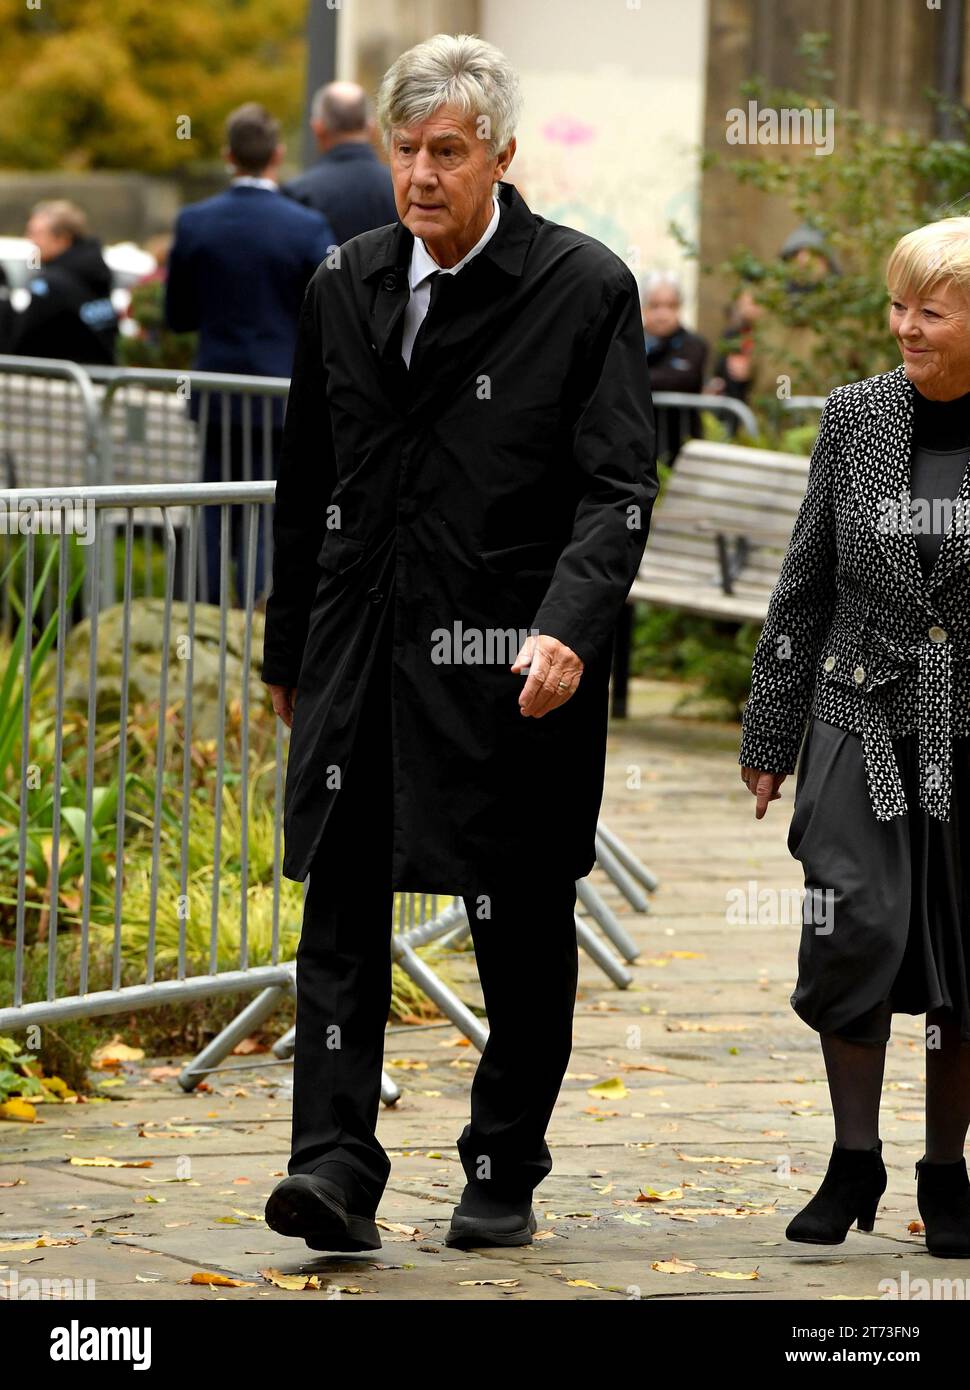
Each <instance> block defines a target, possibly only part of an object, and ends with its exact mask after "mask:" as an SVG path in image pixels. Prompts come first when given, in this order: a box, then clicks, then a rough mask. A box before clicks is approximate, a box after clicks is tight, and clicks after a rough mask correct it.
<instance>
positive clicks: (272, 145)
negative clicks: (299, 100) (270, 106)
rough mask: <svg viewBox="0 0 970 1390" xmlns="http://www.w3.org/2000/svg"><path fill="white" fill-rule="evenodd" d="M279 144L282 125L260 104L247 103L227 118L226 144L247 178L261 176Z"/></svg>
mask: <svg viewBox="0 0 970 1390" xmlns="http://www.w3.org/2000/svg"><path fill="white" fill-rule="evenodd" d="M279 141H280V123H279V121H278V120H277V119H276V117H275V116H271V115H270V113H269V112H268V111H267V110H266V107H265V106H260V104H259V102H258V101H247V102H246V103H245V104H244V105H243V106H237V107H236V109H235V111H231V112H230V113H229V115H228V116H227V117H226V144H227V145H228V146H229V153H230V154H231V155H232V158H233V162H234V163H235V164H236V165H237V166H238V167H239V169H240V170H241V171H242V172H243V173H244V174H261V173H262V171H263V170H264V169H265V168H266V166H267V164H268V163H269V161H270V159H271V158H272V155H273V151H274V150H275V149H276V146H277V145H278V144H279Z"/></svg>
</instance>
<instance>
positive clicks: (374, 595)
mask: <svg viewBox="0 0 970 1390" xmlns="http://www.w3.org/2000/svg"><path fill="white" fill-rule="evenodd" d="M367 599H368V602H370V603H382V602H383V600H384V594H383V592H382V591H381V590H380V589H368V590H367Z"/></svg>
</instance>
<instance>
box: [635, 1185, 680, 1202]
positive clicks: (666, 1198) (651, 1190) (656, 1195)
mask: <svg viewBox="0 0 970 1390" xmlns="http://www.w3.org/2000/svg"><path fill="white" fill-rule="evenodd" d="M683 1195H684V1189H683V1188H682V1187H671V1188H668V1190H667V1191H666V1192H658V1191H657V1189H656V1188H655V1187H648V1188H647V1190H646V1192H644V1191H643V1190H642V1188H641V1190H640V1191H639V1192H638V1193H637V1195H636V1197H635V1198H634V1201H637V1202H671V1201H673V1200H674V1198H676V1197H683Z"/></svg>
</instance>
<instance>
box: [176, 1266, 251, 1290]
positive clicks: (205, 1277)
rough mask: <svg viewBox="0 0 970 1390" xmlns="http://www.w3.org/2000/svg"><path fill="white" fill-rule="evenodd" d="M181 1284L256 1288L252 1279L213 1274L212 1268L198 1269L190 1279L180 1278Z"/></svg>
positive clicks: (222, 1287) (225, 1287)
mask: <svg viewBox="0 0 970 1390" xmlns="http://www.w3.org/2000/svg"><path fill="white" fill-rule="evenodd" d="M179 1283H180V1284H217V1285H218V1286H219V1288H221V1289H254V1288H255V1287H256V1285H255V1284H254V1283H253V1282H252V1280H246V1279H230V1278H229V1276H228V1275H227V1274H213V1273H212V1272H211V1271H210V1270H196V1272H195V1273H194V1274H193V1275H192V1277H191V1278H190V1279H180V1280H179Z"/></svg>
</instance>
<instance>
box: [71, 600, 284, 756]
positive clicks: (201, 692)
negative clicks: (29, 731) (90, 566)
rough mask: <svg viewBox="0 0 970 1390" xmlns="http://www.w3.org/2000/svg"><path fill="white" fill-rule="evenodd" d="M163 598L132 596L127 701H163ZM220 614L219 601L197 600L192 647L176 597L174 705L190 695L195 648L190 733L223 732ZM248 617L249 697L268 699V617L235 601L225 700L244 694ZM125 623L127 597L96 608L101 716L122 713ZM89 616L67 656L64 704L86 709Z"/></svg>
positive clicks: (171, 668)
mask: <svg viewBox="0 0 970 1390" xmlns="http://www.w3.org/2000/svg"><path fill="white" fill-rule="evenodd" d="M164 614H165V604H164V602H163V600H162V599H156V598H140V599H133V600H132V602H131V611H130V621H129V657H128V707H129V709H130V708H131V707H132V706H133V705H135V704H138V703H149V704H157V703H158V699H159V696H160V694H161V686H160V681H161V672H162V658H163V652H162V646H161V641H162V624H163V619H164ZM220 624H221V619H220V613H219V608H218V606H217V605H215V604H209V603H196V605H195V632H194V637H193V646H194V654H193V653H192V652H190V650H189V636H188V632H189V626H188V605H187V604H185V603H173V604H172V615H171V629H170V635H169V661H168V688H167V695H166V698H167V702H168V704H169V705H172V704H175V703H180V702H181V701H182V700H183V699H184V697H185V678H186V673H187V672H188V671H189V669H190V664H189V657H190V656H192V657H193V660H192V663H191V671H192V737H193V739H196V738H198V739H208V738H216V737H217V735H218V732H219V654H220V650H221V629H220ZM247 625H251V631H252V636H251V640H250V662H249V699H250V704H251V705H253V704H257V705H265V704H266V703H267V692H266V686H265V685H264V684H263V682H262V681H261V680H260V678H259V670H260V666H261V665H262V660H263V625H264V617H263V614H262V613H261V612H255V613H253V614H252V615H251V618H249V617H247V615H246V613H245V612H244V610H243V609H241V608H231V609H230V610H229V611H228V613H227V614H226V685H225V699H226V706H227V708H228V706H229V705H230V704H231V703H232V702H233V701H235V700H241V699H242V692H243V642H244V640H245V633H246V627H247ZM123 629H124V605H123V604H120V603H118V604H114V605H113V606H112V607H111V608H106V609H103V610H102V611H101V612H100V613H99V614H98V656H97V674H96V686H97V719H98V721H99V722H101V721H103V720H104V721H107V720H112V719H118V717H119V715H120V711H121V654H122V638H123ZM90 646H91V622H90V619H87V618H86V619H84V621H83V622H81V623H78V625H77V626H76V627H74V628H73V629H72V631H71V633H70V635H69V637H68V640H67V645H66V647H65V657H64V698H65V704H66V705H67V706H68V707H69V708H72V709H78V710H80V711H82V712H84V713H86V712H87V707H88V666H89V661H90Z"/></svg>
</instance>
